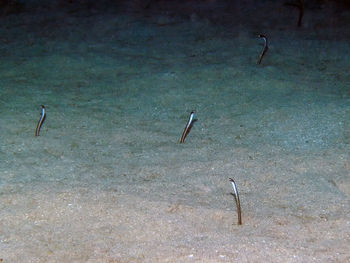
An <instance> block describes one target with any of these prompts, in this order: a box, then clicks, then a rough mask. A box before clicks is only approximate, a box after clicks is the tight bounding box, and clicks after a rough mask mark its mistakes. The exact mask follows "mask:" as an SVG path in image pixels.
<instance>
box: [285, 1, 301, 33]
mask: <svg viewBox="0 0 350 263" xmlns="http://www.w3.org/2000/svg"><path fill="white" fill-rule="evenodd" d="M285 5H288V6H295V7H297V8H298V9H299V18H298V27H301V25H302V21H303V16H304V0H298V3H285Z"/></svg>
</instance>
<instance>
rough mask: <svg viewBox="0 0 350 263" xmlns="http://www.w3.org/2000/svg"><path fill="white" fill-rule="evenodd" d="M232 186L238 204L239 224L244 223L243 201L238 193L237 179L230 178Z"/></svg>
mask: <svg viewBox="0 0 350 263" xmlns="http://www.w3.org/2000/svg"><path fill="white" fill-rule="evenodd" d="M229 180H230V182H231V184H232V188H233V192H234V193H233V194H232V195H233V196H234V197H235V200H236V206H237V215H238V225H242V211H241V202H240V201H239V195H238V189H237V185H236V183H235V181H234V180H233V179H232V178H229Z"/></svg>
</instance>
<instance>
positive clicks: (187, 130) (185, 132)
mask: <svg viewBox="0 0 350 263" xmlns="http://www.w3.org/2000/svg"><path fill="white" fill-rule="evenodd" d="M194 113H195V112H194V111H191V114H190V117H189V118H188V121H187V124H186V126H185V129H184V131H183V133H182V136H181V139H180V143H184V142H185V139H186V136H187V134H189V133H190V130H191V128H192V126H193V123H194V122H195V121H197V120H195V119H194Z"/></svg>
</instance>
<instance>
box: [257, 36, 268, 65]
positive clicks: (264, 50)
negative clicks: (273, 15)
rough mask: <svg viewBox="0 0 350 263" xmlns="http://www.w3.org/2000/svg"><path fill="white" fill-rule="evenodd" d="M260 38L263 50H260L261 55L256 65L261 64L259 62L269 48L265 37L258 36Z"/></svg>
mask: <svg viewBox="0 0 350 263" xmlns="http://www.w3.org/2000/svg"><path fill="white" fill-rule="evenodd" d="M259 37H260V38H262V39H264V49H263V50H262V52H261V54H260V57H259V60H258V64H261V61H262V59H263V57H264V55H265V53H266V52H267V51H268V50H269V46H268V43H267V37H266V36H265V35H261V34H260V35H259Z"/></svg>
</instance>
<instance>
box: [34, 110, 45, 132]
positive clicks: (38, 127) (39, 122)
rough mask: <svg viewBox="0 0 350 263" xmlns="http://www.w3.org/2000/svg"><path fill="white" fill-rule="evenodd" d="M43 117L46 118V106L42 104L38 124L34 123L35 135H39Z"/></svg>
mask: <svg viewBox="0 0 350 263" xmlns="http://www.w3.org/2000/svg"><path fill="white" fill-rule="evenodd" d="M45 118H46V108H45V106H44V105H41V116H40V119H39V121H38V124H37V125H36V130H35V136H39V133H40V129H41V126H42V125H43V123H44V121H45Z"/></svg>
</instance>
